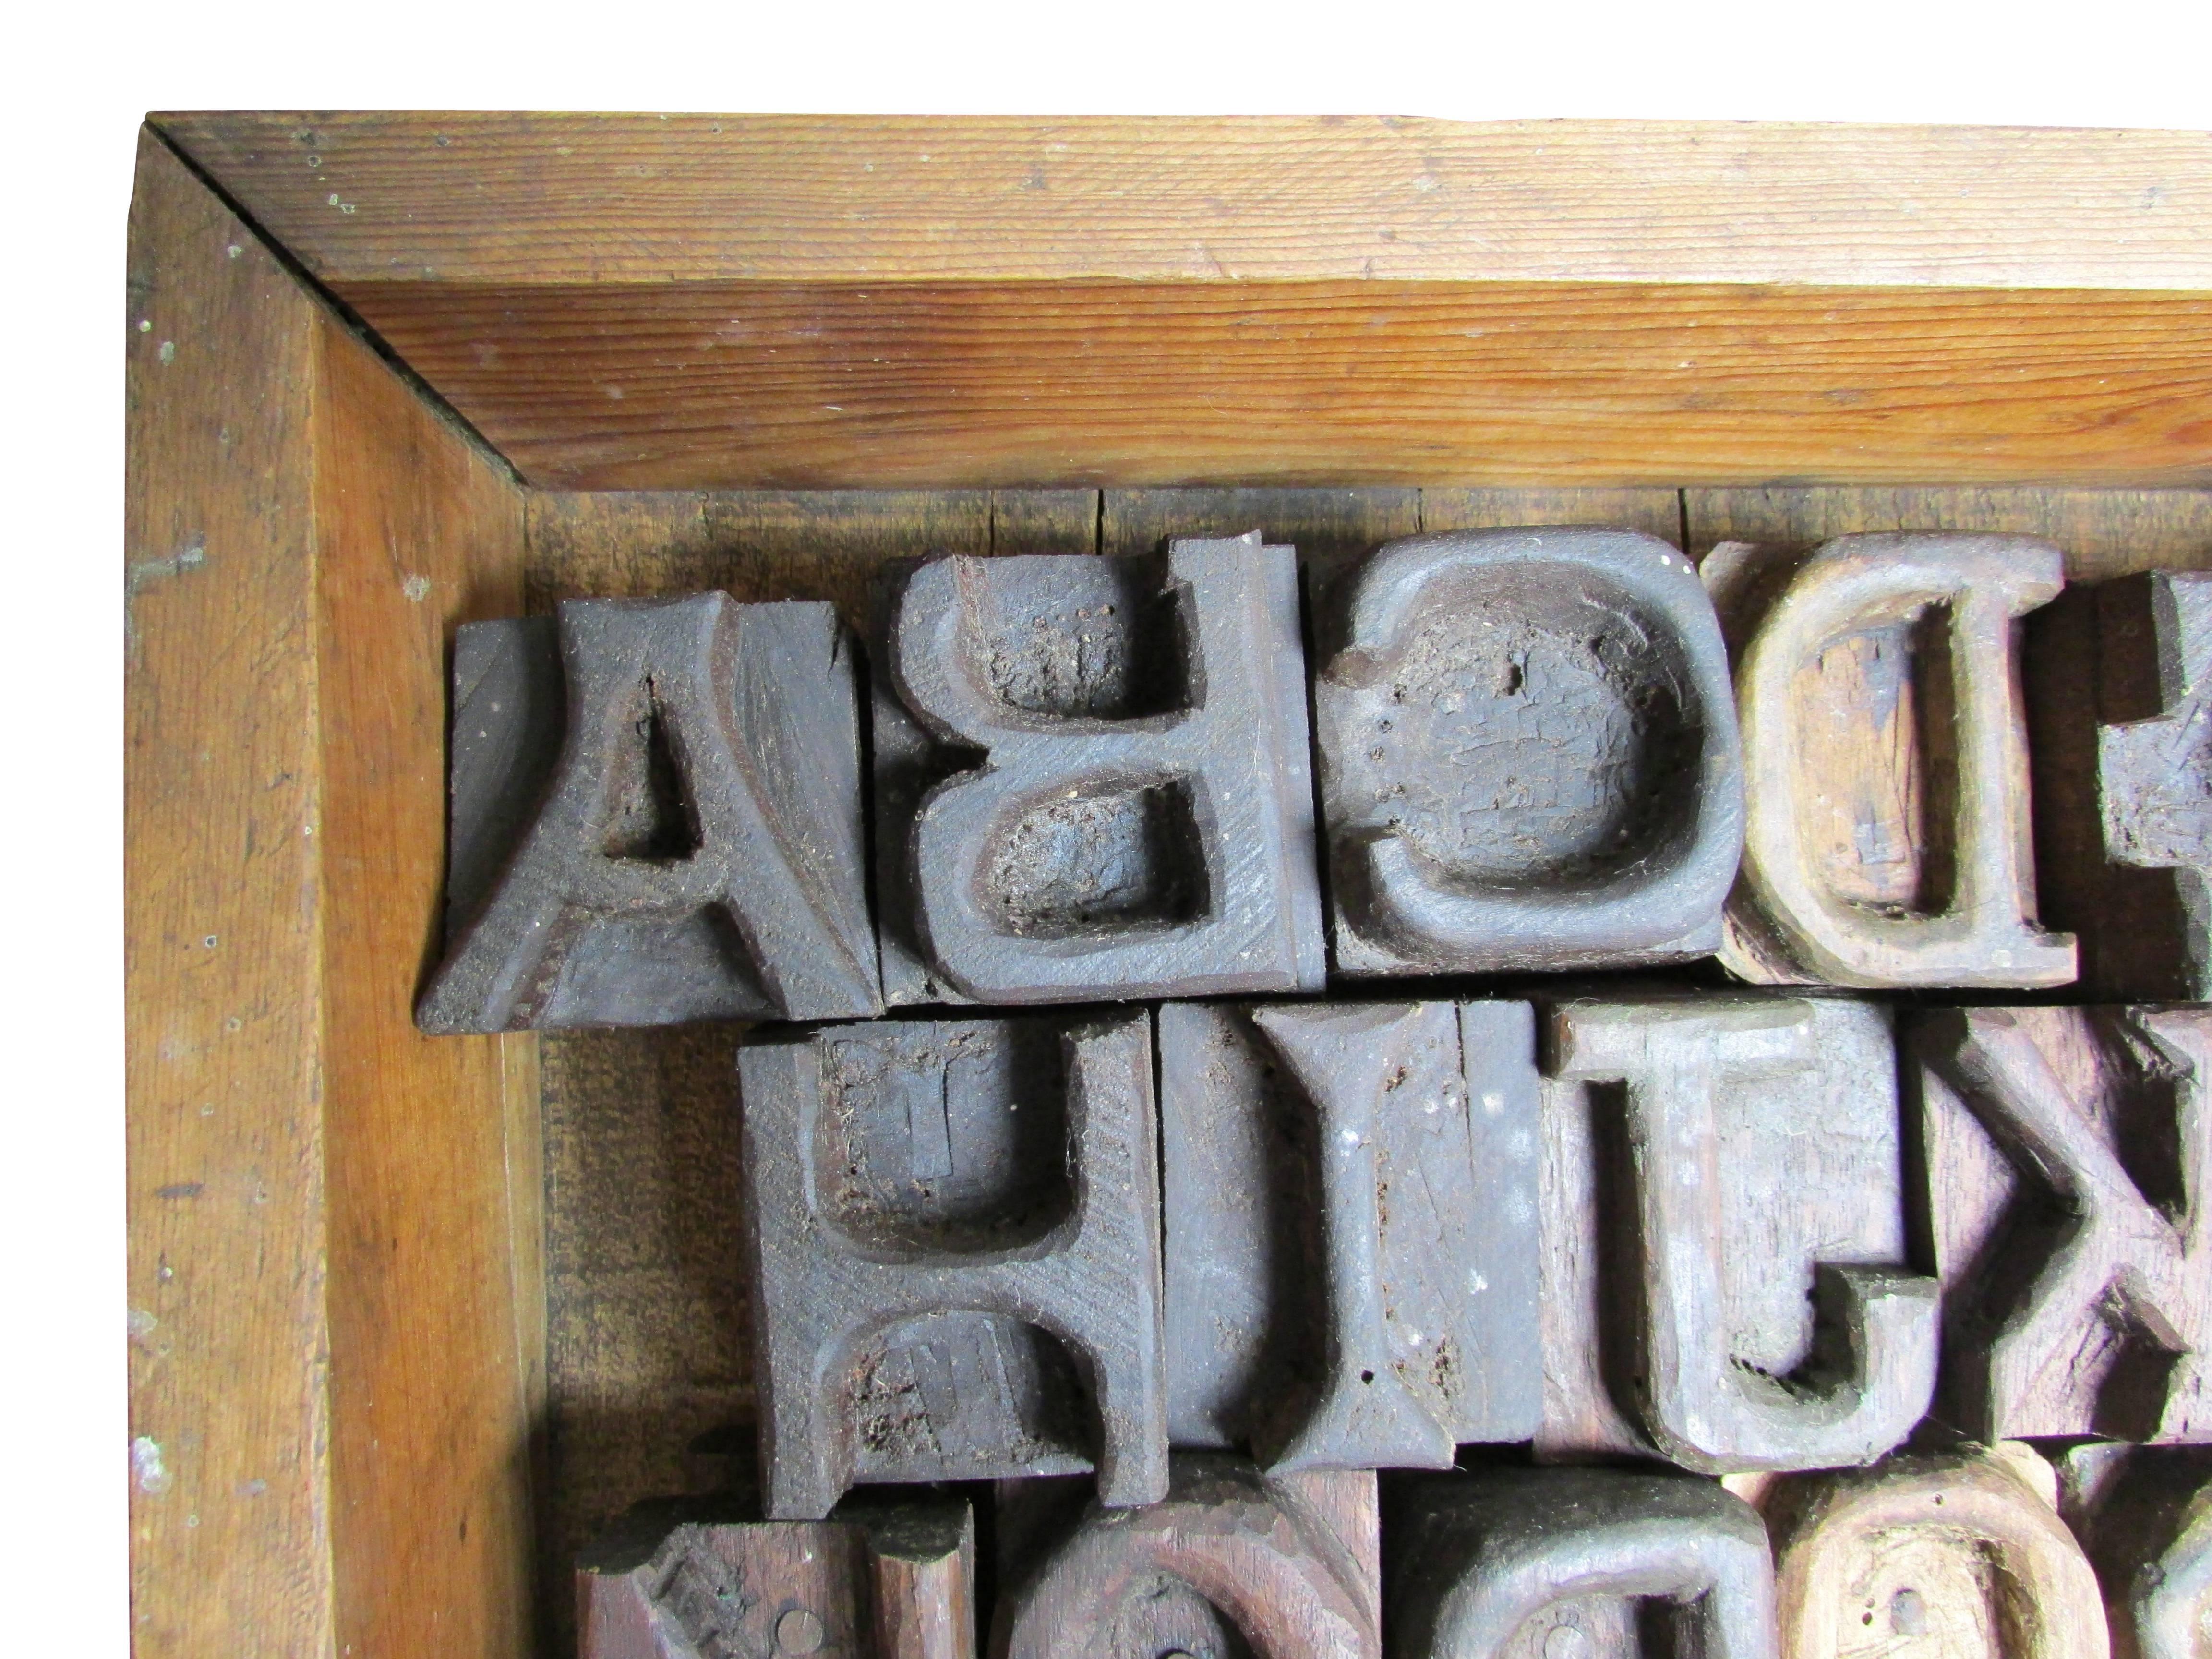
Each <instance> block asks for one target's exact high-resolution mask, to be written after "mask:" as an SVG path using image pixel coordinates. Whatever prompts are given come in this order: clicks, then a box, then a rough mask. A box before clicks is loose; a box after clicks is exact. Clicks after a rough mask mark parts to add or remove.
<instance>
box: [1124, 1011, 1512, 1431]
mask: <svg viewBox="0 0 2212 1659" xmlns="http://www.w3.org/2000/svg"><path fill="white" fill-rule="evenodd" d="M1159 1041H1160V1076H1161V1091H1162V1101H1161V1117H1162V1137H1163V1146H1164V1162H1165V1166H1166V1192H1167V1214H1168V1218H1169V1225H1168V1231H1167V1241H1166V1250H1167V1260H1166V1266H1167V1329H1168V1333H1169V1345H1168V1355H1169V1362H1168V1433H1169V1437H1170V1440H1171V1441H1173V1443H1176V1444H1177V1445H1187V1446H1213V1447H1226V1446H1234V1445H1245V1444H1250V1445H1252V1446H1254V1447H1255V1449H1256V1451H1257V1453H1258V1455H1259V1457H1260V1461H1261V1463H1262V1464H1263V1465H1265V1466H1267V1467H1268V1468H1271V1469H1272V1470H1275V1471H1282V1470H1287V1469H1301V1468H1449V1467H1450V1466H1451V1462H1452V1459H1453V1456H1454V1454H1455V1448H1456V1446H1457V1445H1458V1443H1461V1442H1463V1441H1519V1440H1526V1439H1528V1437H1530V1435H1532V1434H1533V1433H1534V1431H1535V1428H1536V1425H1537V1421H1538V1419H1539V1417H1540V1415H1541V1410H1542V1388H1541V1378H1542V1367H1541V1358H1540V1355H1539V1352H1538V1349H1537V1342H1536V1265H1537V1242H1536V1146H1537V1127H1536V1073H1535V1038H1534V1021H1533V1014H1532V1011H1531V1010H1530V1008H1529V1006H1528V1004H1527V1003H1525V1002H1476V1003H1468V1004H1467V1005H1465V1006H1454V1005H1452V1004H1450V1003H1448V1002H1424V1003H1395V1004H1378V1005H1373V1006H1365V1005H1357V1004H1355V1005H1350V1006H1328V1005H1313V1004H1308V1005H1297V1004H1279V1005H1274V1006H1261V1007H1242V1008H1240V1007H1233V1006H1222V1005H1218V1004H1213V1005H1200V1004H1190V1003H1170V1004H1169V1005H1168V1006H1164V1007H1163V1008H1162V1009H1161V1010H1160V1011H1159Z"/></svg>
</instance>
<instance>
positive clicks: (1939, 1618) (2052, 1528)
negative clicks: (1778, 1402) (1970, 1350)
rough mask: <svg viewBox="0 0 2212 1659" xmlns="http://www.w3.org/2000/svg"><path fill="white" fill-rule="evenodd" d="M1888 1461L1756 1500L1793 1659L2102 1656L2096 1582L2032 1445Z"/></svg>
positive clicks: (1789, 1484)
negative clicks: (2005, 1451)
mask: <svg viewBox="0 0 2212 1659" xmlns="http://www.w3.org/2000/svg"><path fill="white" fill-rule="evenodd" d="M2017 1451H2018V1453H2019V1457H2018V1458H2017V1459H2015V1458H2012V1457H1998V1456H1992V1455H1986V1454H1979V1453H1970V1454H1964V1455H1944V1456H1937V1457H1896V1458H1888V1459H1885V1460H1884V1461H1883V1462H1880V1463H1877V1464H1875V1466H1874V1467H1873V1468H1867V1469H1850V1470H1846V1471H1843V1472H1841V1473H1835V1474H1805V1475H1785V1476H1784V1477H1782V1478H1781V1479H1779V1480H1774V1481H1772V1482H1771V1483H1769V1484H1767V1485H1766V1486H1765V1487H1764V1488H1763V1489H1762V1490H1761V1491H1760V1492H1759V1510H1760V1511H1761V1512H1762V1513H1763V1514H1764V1515H1765V1516H1766V1518H1767V1523H1768V1526H1769V1528H1770V1530H1771V1534H1772V1536H1773V1539H1774V1552H1775V1557H1776V1564H1777V1565H1776V1579H1777V1584H1776V1600H1777V1602H1778V1611H1779V1617H1780V1624H1781V1631H1782V1649H1783V1651H1784V1653H1787V1654H1789V1655H1790V1659H1862V1656H1867V1655H1871V1654H1890V1653H1895V1654H1911V1653H1927V1654H1940V1655H1942V1656H1944V1659H1953V1656H1956V1659H2106V1655H2107V1654H2108V1653H2109V1652H2110V1651H2111V1645H2110V1638H2109V1635H2108V1632H2107V1627H2106V1621H2105V1610H2104V1607H2103V1606H2102V1605H2101V1604H2100V1601H2099V1598H2098V1593H2097V1579H2096V1575H2095V1574H2094V1573H2093V1571H2091V1570H2090V1566H2089V1562H2088V1559H2087V1557H2085V1556H2084V1555H2083V1554H2082V1553H2081V1546H2080V1545H2078V1544H2077V1543H2075V1541H2074V1539H2073V1536H2072V1535H2071V1534H2069V1532H2068V1531H2067V1529H2066V1526H2065V1523H2064V1522H2062V1521H2061V1520H2060V1519H2059V1518H2058V1513H2057V1510H2056V1509H2055V1508H2053V1506H2052V1498H2053V1497H2054V1496H2055V1482H2054V1481H2053V1480H2051V1474H2050V1470H2049V1468H2048V1466H2047V1465H2042V1464H2041V1463H2040V1460H2039V1459H2038V1458H2037V1457H2036V1455H2035V1454H2034V1452H2033V1451H2032V1450H2031V1449H2028V1448H2027V1447H2025V1446H2021V1447H2019V1448H2017Z"/></svg>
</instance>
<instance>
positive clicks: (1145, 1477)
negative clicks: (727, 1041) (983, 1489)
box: [738, 1012, 1167, 1520]
mask: <svg viewBox="0 0 2212 1659" xmlns="http://www.w3.org/2000/svg"><path fill="white" fill-rule="evenodd" d="M738 1077H739V1080H740V1090H741V1093H742V1096H743V1113H744V1178H745V1188H746V1206H745V1210H746V1229H747V1242H748V1247H749V1252H750V1256H749V1267H750V1275H751V1285H752V1291H753V1301H752V1308H753V1319H754V1331H755V1346H756V1349H757V1354H758V1362H757V1367H756V1378H757V1387H758V1389H759V1392H760V1401H761V1414H760V1429H761V1447H762V1462H763V1466H764V1468H765V1470H766V1486H767V1508H768V1512H769V1514H770V1515H772V1516H776V1517H778V1518H780V1519H782V1518H788V1519H794V1520H804V1519H813V1518H818V1517H819V1516H823V1515H825V1514H827V1513H828V1512H829V1506H830V1505H831V1504H833V1503H835V1502H836V1498H837V1497H838V1495H839V1494H840V1493H841V1492H843V1491H844V1490H845V1488H846V1487H847V1486H849V1485H851V1484H853V1483H854V1482H855V1481H900V1480H987V1479H994V1478H997V1477H1000V1476H1007V1475H1023V1474H1069V1473H1077V1472H1080V1471H1084V1470H1087V1469H1089V1468H1092V1467H1093V1465H1094V1464H1095V1465H1096V1467H1097V1470H1098V1484H1099V1490H1100V1492H1101V1493H1102V1494H1103V1498H1104V1500H1105V1501H1106V1502H1107V1503H1109V1504H1117V1505H1120V1504H1143V1503H1149V1502H1152V1500H1153V1499H1155V1498H1158V1496H1159V1495H1160V1493H1161V1492H1162V1491H1164V1488H1165V1485H1166V1480H1167V1436H1166V1424H1165V1414H1164V1376H1163V1371H1162V1363H1161V1352H1160V1291H1159V1253H1160V1243H1159V1239H1160V1206H1159V1186H1158V1152H1157V1141H1156V1139H1155V1133H1154V1127H1155V1121H1154V1112H1153V1104H1152V1028H1151V1017H1150V1016H1149V1015H1148V1014H1146V1013H1143V1012H1137V1013H1133V1014H1127V1015H1121V1016H1116V1017H1112V1018H1097V1017H1091V1018H1072V1017H1071V1018H1062V1019H1050V1018H1027V1019H1020V1020H934V1021H927V1022H897V1023H884V1024H863V1025H845V1026H832V1027H829V1028H827V1029H824V1030H819V1031H817V1032H814V1033H812V1034H811V1035H809V1036H799V1037H793V1038H788V1039H786V1040H782V1041H776V1042H761V1043H757V1044H752V1045H749V1046H747V1047H746V1048H744V1049H742V1050H741V1051H740V1052H739V1054H738Z"/></svg>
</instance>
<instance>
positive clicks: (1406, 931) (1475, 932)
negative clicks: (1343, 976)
mask: <svg viewBox="0 0 2212 1659" xmlns="http://www.w3.org/2000/svg"><path fill="white" fill-rule="evenodd" d="M1314 610H1315V621H1316V637H1317V639H1318V640H1319V641H1321V642H1322V650H1321V660H1322V667H1321V669H1320V671H1319V672H1318V674H1317V675H1316V680H1315V684H1314V706H1315V719H1316V735H1317V738H1318V740H1319V747H1320V751H1321V773H1322V817H1323V820H1324V823H1325V827H1326V829H1327V834H1328V853H1329V861H1330V872H1331V877H1332V882H1333V886H1332V893H1333V900H1334V907H1335V914H1334V942H1335V953H1336V955H1335V959H1336V965H1337V967H1338V969H1340V971H1341V972H1344V973H1348V974H1409V973H1431V972H1437V973H1454V972H1485V971H1494V970H1498V969H1547V968H1566V967H1581V966H1592V965H1602V964H1607V963H1643V962H1654V961H1664V960H1668V959H1674V958H1680V957H1696V956H1700V955H1705V954H1709V953H1710V952H1711V951H1712V950H1713V949H1714V948H1715V947H1716V946H1717V944H1718V943H1719V933H1718V928H1719V917H1720V909H1721V905H1722V902H1723V900H1724V899H1725V898H1726V896H1727V894H1728V889H1729V884H1730V883H1731V882H1732V881H1733V880H1734V878H1735V864H1736V857H1737V854H1738V851H1739V849H1740V848H1741V836H1742V798H1741V759H1740V756H1739V753H1738V750H1737V744H1736V732H1735V705H1734V701H1733V698H1732V697H1731V696H1730V694H1729V682H1728V671H1727V657H1726V651H1725V647H1723V643H1722V640H1721V635H1720V627H1719V623H1718V622H1717V620H1716V618H1715V617H1714V615H1713V610H1712V605H1711V600H1710V599H1707V597H1706V595H1705V590H1704V588H1703V587H1702V586H1700V585H1699V581H1698V579H1697V575H1696V574H1695V572H1694V571H1693V570H1692V568H1691V566H1690V563H1689V562H1688V561H1687V560H1686V558H1684V557H1683V556H1682V555H1681V554H1680V553H1679V552H1677V551H1676V550H1674V548H1672V547H1670V546H1668V544H1666V543H1664V542H1662V541H1659V540H1658V539H1656V538H1653V537H1650V536H1646V535H1643V534H1641V533H1640V532H1633V531H1626V530H1604V529H1594V528H1565V529H1548V528H1547V529H1541V530H1539V529H1530V530H1492V531H1467V532H1449V533H1445V534H1438V535H1429V536H1417V537H1413V538H1408V539H1407V540H1403V541H1398V542H1393V543H1390V544H1389V545H1387V546H1385V547H1383V548H1382V549H1380V550H1377V551H1376V553H1375V554H1374V555H1373V556H1371V557H1370V558H1368V559H1366V560H1364V561H1363V562H1359V563H1358V564H1357V565H1355V566H1354V567H1352V568H1349V569H1346V570H1340V571H1334V572H1329V573H1326V574H1320V575H1318V576H1317V578H1316V597H1315V606H1314Z"/></svg>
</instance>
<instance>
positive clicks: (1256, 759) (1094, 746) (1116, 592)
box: [879, 532, 1325, 1003]
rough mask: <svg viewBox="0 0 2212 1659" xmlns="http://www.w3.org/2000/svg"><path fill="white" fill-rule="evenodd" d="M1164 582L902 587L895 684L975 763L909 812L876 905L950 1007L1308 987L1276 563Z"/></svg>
mask: <svg viewBox="0 0 2212 1659" xmlns="http://www.w3.org/2000/svg"><path fill="white" fill-rule="evenodd" d="M1156 569H1157V566H1155V565H1153V564H1152V563H1151V562H1149V561H1133V560H1122V559H1099V558H1094V557H1091V556H1084V555H1073V554H1069V555H1045V556H1018V557H1008V558H1002V559H975V558H964V557H963V558H946V559H939V560H937V561H934V562H931V563H927V564H924V565H922V566H921V567H919V568H916V569H915V570H914V571H913V572H912V573H911V574H909V575H908V577H907V578H906V582H905V587H904V590H903V592H902V593H901V594H900V595H899V596H898V599H897V600H896V605H895V607H894V610H893V620H892V622H891V624H890V645H889V654H890V673H891V678H892V681H893V684H894V685H895V686H896V690H897V691H898V694H899V696H900V699H901V701H902V702H903V704H904V705H905V707H906V708H907V709H908V711H909V712H910V713H911V714H913V715H914V716H915V719H917V720H919V721H920V722H921V724H922V726H925V727H927V730H928V732H929V734H930V735H931V736H932V737H933V738H934V739H935V740H936V742H937V743H938V744H939V745H942V746H944V747H945V748H947V749H950V750H954V751H960V750H965V751H966V752H967V754H968V756H969V757H970V758H971V759H975V760H978V761H980V764H978V765H976V766H975V769H971V770H968V771H964V772H960V773H957V774H956V775H952V776H951V777H949V778H945V780H944V781H941V782H939V783H937V784H936V785H935V787H933V788H932V789H931V790H930V791H929V793H928V794H927V797H926V798H925V799H922V800H921V803H920V805H919V806H918V808H917V809H915V815H914V817H913V819H912V822H911V826H910V828H909V829H908V830H907V831H906V835H907V839H906V843H905V853H906V859H907V866H906V870H905V872H904V874H905V876H906V878H907V879H906V881H905V882H904V883H901V882H891V883H887V884H886V890H887V891H888V892H889V893H890V894H891V895H892V896H893V897H894V899H895V900H896V899H897V898H898V897H899V896H900V895H901V894H902V892H910V893H911V896H912V902H913V905H914V909H915V915H914V918H913V920H914V921H915V925H916V930H917V933H918V939H917V940H916V944H917V945H918V948H919V951H920V956H921V968H922V969H925V970H926V972H927V975H928V976H929V978H930V979H932V980H933V981H937V982H939V983H942V984H945V985H948V986H950V987H951V988H952V989H953V990H954V991H955V992H957V994H960V995H962V996H964V997H968V998H971V999H973V1000H975V1001H978V1002H993V1003H1036V1002H1078V1001H1083V1000H1090V999H1114V1000H1122V999H1131V998H1136V997H1146V996H1183V995H1195V994H1216V993H1224V992H1243V991H1298V990H1318V989H1319V988H1321V986H1322V980H1323V976H1324V965H1325V964H1324V961H1323V951H1322V924H1321V902H1320V896H1319V872H1318V871H1317V869H1316V865H1315V856H1314V837H1313V795H1312V789H1311V783H1310V772H1309V769H1308V763H1307V745H1306V731H1307V728H1306V713H1305V708H1306V705H1305V676H1304V653H1303V651H1302V649H1301V647H1300V641H1299V635H1298V605H1297V571H1296V568H1295V565H1294V560H1293V555H1292V553H1291V550H1290V549H1289V548H1286V547H1262V546H1261V544H1260V541H1259V537H1258V534H1257V532H1255V533H1254V534H1252V535H1250V536H1247V537H1244V538H1240V539H1237V540H1234V541H1206V542H1197V541H1191V542H1177V543H1176V544H1174V545H1173V546H1172V547H1171V548H1170V550H1169V554H1168V560H1167V571H1166V581H1165V584H1164V586H1160V585H1159V584H1158V582H1157V580H1156V579H1154V578H1153V577H1152V574H1151V573H1152V571H1154V570H1156ZM909 759H910V757H909ZM910 770H911V766H910V765H909V763H908V760H902V775H904V773H905V772H908V771H910ZM879 833H881V834H884V835H896V834H898V833H899V826H898V825H897V824H896V823H893V822H888V821H887V822H885V823H884V824H883V825H882V826H881V827H880V829H879ZM897 920H898V919H897V918H896V916H887V918H886V927H887V932H886V935H885V949H886V952H887V955H889V956H890V957H891V958H892V959H893V961H894V963H895V968H894V978H895V980H896V981H898V988H897V990H896V992H895V994H897V995H900V996H902V997H904V996H909V995H911V994H913V991H914V989H915V988H917V987H918V984H919V978H920V976H919V975H915V974H914V973H911V972H910V971H908V968H907V966H906V965H905V963H904V962H903V960H902V958H901V957H899V955H898V946H897V944H896V941H895V939H894V935H893V933H892V932H891V931H890V930H891V929H892V928H893V927H895V925H896V921H897ZM908 981H916V982H917V986H916V987H910V986H909V985H908Z"/></svg>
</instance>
